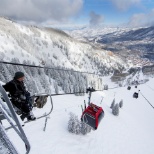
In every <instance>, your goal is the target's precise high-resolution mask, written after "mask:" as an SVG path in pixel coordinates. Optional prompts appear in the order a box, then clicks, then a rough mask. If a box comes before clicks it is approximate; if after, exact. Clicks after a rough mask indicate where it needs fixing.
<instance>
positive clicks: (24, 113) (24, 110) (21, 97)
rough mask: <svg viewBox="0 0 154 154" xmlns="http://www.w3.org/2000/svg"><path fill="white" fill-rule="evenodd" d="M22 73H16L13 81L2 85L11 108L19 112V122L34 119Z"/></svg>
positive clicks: (30, 100) (30, 99)
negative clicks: (7, 94) (8, 97)
mask: <svg viewBox="0 0 154 154" xmlns="http://www.w3.org/2000/svg"><path fill="white" fill-rule="evenodd" d="M24 77H25V75H24V73H23V72H16V73H15V75H14V79H13V80H11V81H9V82H7V83H6V84H5V85H3V88H4V89H5V91H7V92H9V95H10V97H11V99H10V100H11V102H12V104H13V106H15V107H16V108H17V109H19V110H21V116H20V117H21V120H24V119H25V118H27V120H35V119H36V117H35V116H34V115H33V113H32V108H33V107H32V98H31V97H30V93H29V92H28V91H27V90H26V88H25V85H24V82H23V81H24Z"/></svg>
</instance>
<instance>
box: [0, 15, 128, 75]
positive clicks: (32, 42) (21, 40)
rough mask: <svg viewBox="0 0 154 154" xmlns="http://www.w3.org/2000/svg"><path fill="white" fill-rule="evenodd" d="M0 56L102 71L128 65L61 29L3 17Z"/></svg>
mask: <svg viewBox="0 0 154 154" xmlns="http://www.w3.org/2000/svg"><path fill="white" fill-rule="evenodd" d="M0 59H1V60H3V61H12V60H14V59H18V60H19V61H20V62H21V63H23V62H27V61H28V62H27V63H28V64H32V63H33V64H35V65H45V66H50V67H62V68H67V69H73V70H76V71H87V70H88V72H95V73H100V72H101V73H102V74H108V73H109V72H112V71H113V70H114V69H121V68H126V67H127V64H126V63H125V62H124V61H123V60H122V59H120V58H119V57H117V56H116V55H114V54H113V53H111V52H108V51H106V50H103V49H100V48H96V47H95V46H93V45H91V44H89V43H86V42H81V41H78V40H76V39H74V38H72V37H71V36H69V35H68V34H66V33H65V32H63V31H61V30H58V29H53V28H44V27H36V26H24V25H20V24H18V23H16V22H13V21H11V20H9V19H6V18H3V17H1V18H0Z"/></svg>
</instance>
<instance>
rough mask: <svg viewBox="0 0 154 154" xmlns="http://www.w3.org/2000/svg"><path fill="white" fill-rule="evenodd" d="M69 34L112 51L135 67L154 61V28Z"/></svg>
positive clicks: (82, 31)
mask: <svg viewBox="0 0 154 154" xmlns="http://www.w3.org/2000/svg"><path fill="white" fill-rule="evenodd" d="M69 34H70V35H71V36H76V38H78V39H80V40H81V38H82V39H84V40H87V41H90V42H91V43H93V44H95V45H97V46H100V47H101V48H102V49H105V50H109V51H112V52H114V53H115V54H116V55H119V56H120V57H122V58H123V59H125V60H126V61H131V62H132V63H133V64H134V65H135V66H144V65H151V64H152V63H153V61H154V51H153V48H154V46H153V42H154V37H153V36H154V27H147V28H136V29H130V28H102V27H101V28H96V29H95V28H85V29H82V30H75V31H71V32H69Z"/></svg>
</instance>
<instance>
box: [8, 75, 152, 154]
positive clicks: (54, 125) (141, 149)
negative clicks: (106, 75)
mask: <svg viewBox="0 0 154 154" xmlns="http://www.w3.org/2000/svg"><path fill="white" fill-rule="evenodd" d="M106 81H107V80H106ZM109 85H110V84H109ZM109 88H110V86H109ZM138 90H141V93H142V94H143V95H144V96H145V97H146V98H147V99H148V100H149V101H150V102H151V104H152V105H153V106H154V102H153V94H154V79H153V78H152V79H150V81H149V82H147V83H146V84H142V85H139V86H138V88H135V87H133V86H132V88H131V90H127V87H120V88H116V89H109V90H108V91H103V92H94V93H92V98H91V102H93V103H95V104H97V105H99V106H101V107H103V109H104V111H105V117H104V118H103V119H102V121H101V123H100V124H99V127H98V129H97V130H96V131H92V132H91V133H89V134H88V135H85V136H84V135H75V134H71V133H69V132H68V130H67V124H68V120H69V113H70V112H73V113H74V114H76V115H77V116H78V118H80V116H81V105H83V104H84V103H83V102H84V100H86V102H87V100H88V95H87V94H86V95H85V96H74V95H64V96H54V97H52V98H53V104H54V109H53V112H52V113H51V115H50V119H48V123H47V127H46V131H45V132H44V131H43V128H44V124H45V118H43V119H40V120H36V121H34V122H30V123H26V125H25V126H24V127H23V129H24V131H25V133H26V135H27V137H28V140H29V142H30V144H31V151H30V154H38V153H39V154H57V153H58V154H66V153H67V154H78V153H79V154H85V153H88V154H94V153H103V154H113V153H114V154H130V153H131V154H153V151H154V146H153V145H154V140H153V138H154V133H153V130H154V121H153V118H154V109H153V108H152V107H151V106H150V105H149V104H148V103H147V101H146V100H145V98H144V97H142V95H141V94H139V98H138V99H135V98H133V97H132V96H133V93H134V92H137V91H138ZM114 96H115V103H119V102H120V100H121V99H123V108H121V109H120V113H119V116H114V115H113V114H112V111H111V109H110V105H111V103H112V100H113V99H114ZM102 98H103V101H102V102H101V100H102ZM49 101H50V100H48V103H47V105H46V106H45V107H44V108H43V109H34V114H35V115H37V116H38V115H42V114H44V113H45V112H48V111H49V110H50V102H49ZM7 134H8V136H9V137H10V139H11V140H12V142H13V143H14V144H15V146H16V148H17V149H18V151H19V152H20V153H25V147H24V144H23V143H22V141H21V140H20V139H19V137H18V136H17V135H16V134H15V132H14V131H13V129H11V130H9V131H7Z"/></svg>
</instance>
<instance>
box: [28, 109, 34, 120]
mask: <svg viewBox="0 0 154 154" xmlns="http://www.w3.org/2000/svg"><path fill="white" fill-rule="evenodd" d="M27 120H28V121H34V120H36V117H35V116H34V114H33V112H32V111H31V112H30V113H29V115H28V116H27Z"/></svg>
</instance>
